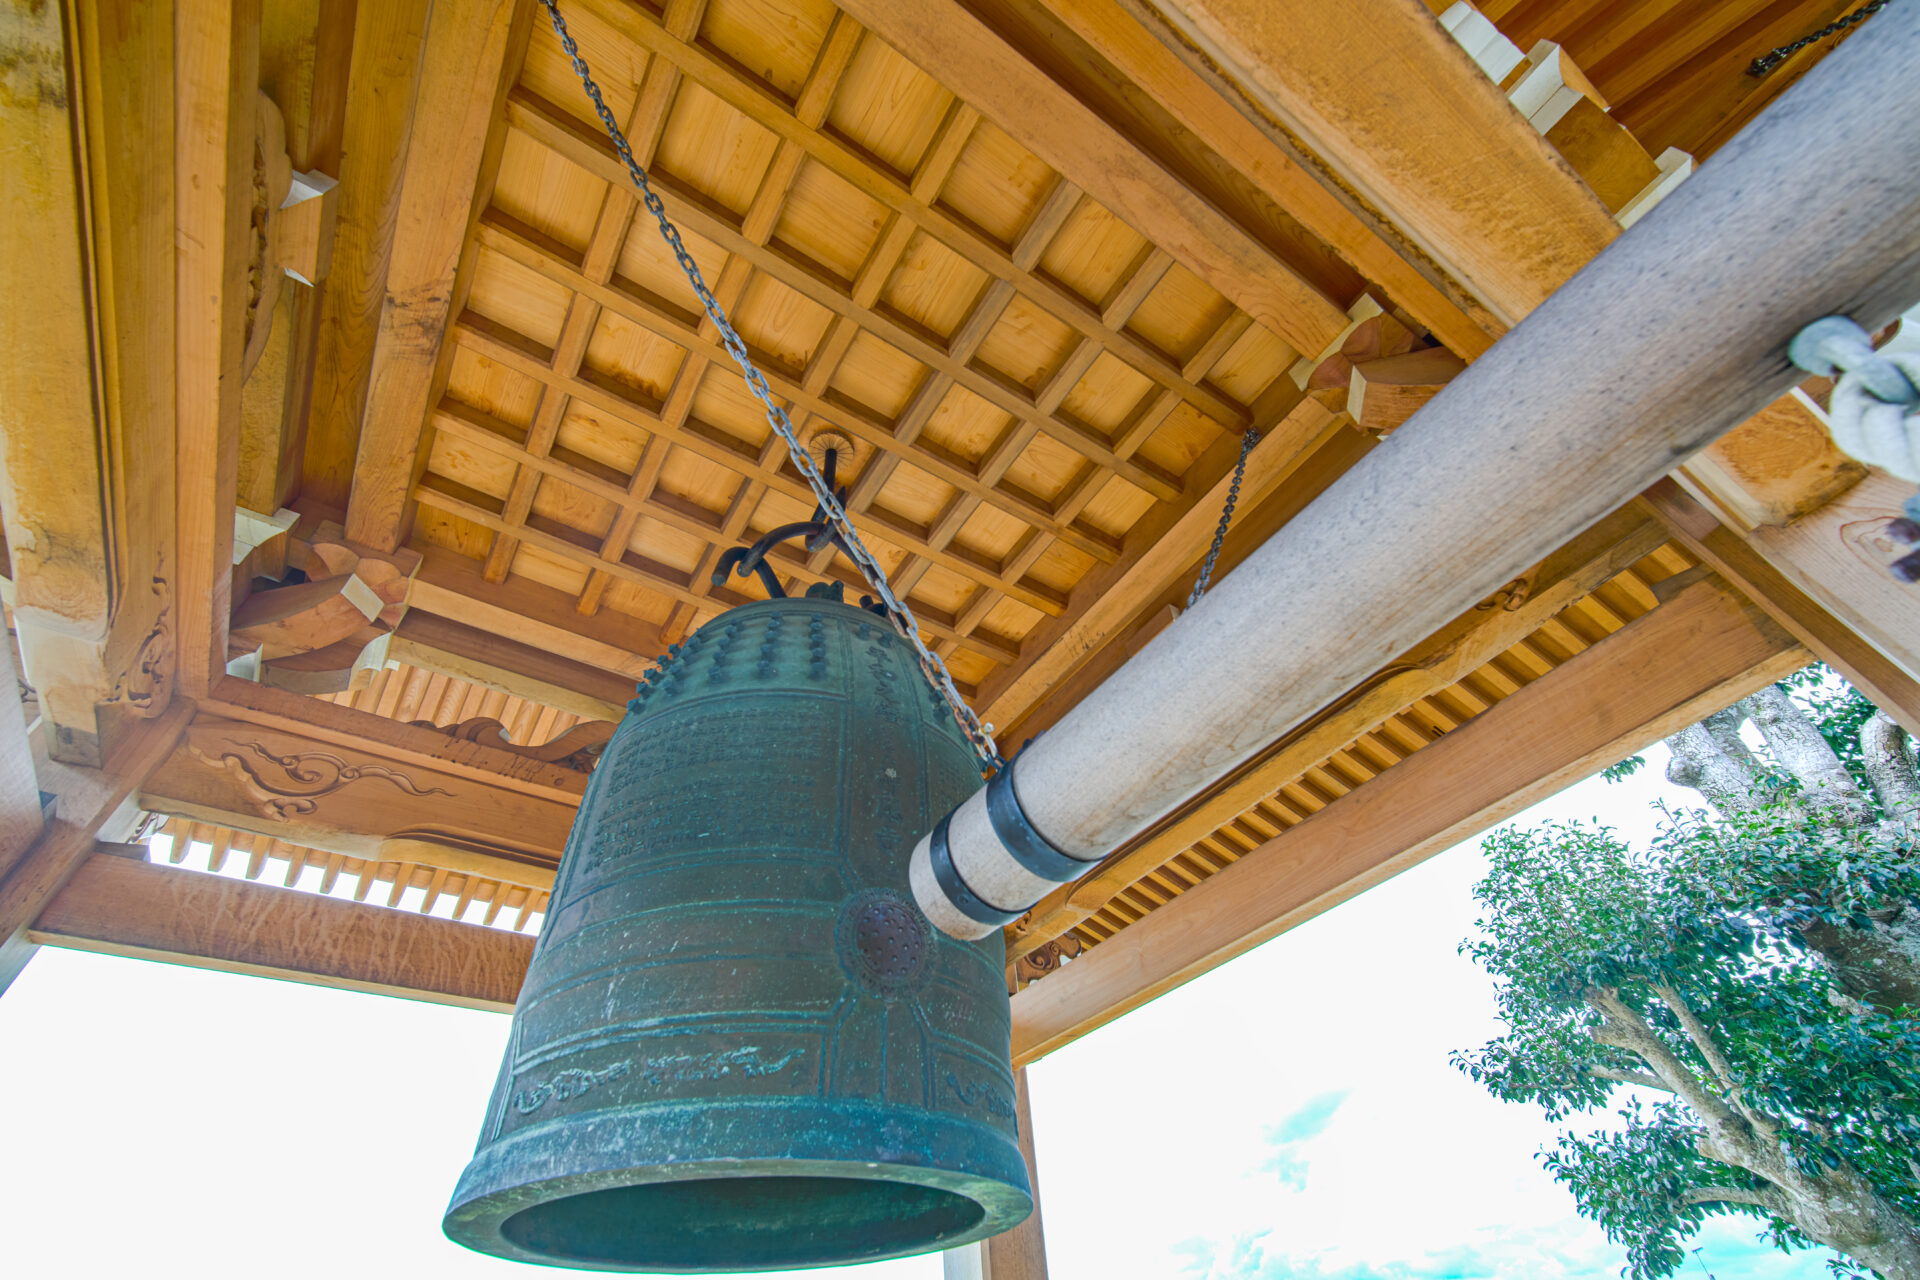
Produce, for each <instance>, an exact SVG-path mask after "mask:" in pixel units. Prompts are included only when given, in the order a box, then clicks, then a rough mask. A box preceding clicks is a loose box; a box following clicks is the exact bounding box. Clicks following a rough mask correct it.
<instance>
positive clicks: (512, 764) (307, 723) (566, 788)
mask: <svg viewBox="0 0 1920 1280" xmlns="http://www.w3.org/2000/svg"><path fill="white" fill-rule="evenodd" d="M200 712H201V714H202V715H205V716H210V717H223V718H225V719H228V720H234V721H239V722H241V723H243V724H250V725H258V726H260V727H261V728H264V729H271V730H275V731H283V732H288V733H292V734H294V735H295V736H296V737H299V738H303V739H312V740H313V741H315V742H319V743H324V744H328V745H330V746H333V747H338V748H344V749H345V750H347V751H349V752H361V753H366V754H371V755H374V756H377V757H379V758H381V759H383V760H388V761H398V762H400V763H401V764H404V765H418V766H420V767H422V768H425V769H428V770H432V771H434V772H440V773H450V774H454V775H455V776H457V777H460V778H465V779H468V780H470V781H472V782H474V783H477V784H479V785H481V786H484V787H494V788H504V789H506V790H509V791H517V792H521V793H523V794H525V795H530V796H536V797H541V798H545V799H550V800H558V801H560V802H562V803H564V804H567V805H578V804H579V803H580V794H581V792H583V791H584V790H586V784H587V777H588V775H587V774H584V773H581V772H580V771H578V770H577V769H570V768H566V767H564V766H562V765H558V764H554V763H551V762H548V761H544V760H541V759H539V758H538V757H537V756H534V755H524V754H521V753H519V752H514V751H507V750H504V749H502V748H500V747H496V746H491V745H488V744H486V743H481V742H471V741H469V740H467V739H465V738H460V737H456V736H453V735H451V734H449V733H447V732H445V731H443V730H440V729H424V728H421V727H419V726H417V725H411V724H405V723H402V722H401V721H398V720H390V719H388V718H386V717H385V716H377V715H374V714H373V713H372V712H371V711H360V710H356V709H355V708H353V707H342V706H337V705H335V704H334V703H331V702H322V701H320V700H318V699H316V698H308V697H304V696H302V695H300V694H297V693H290V692H288V691H287V690H285V689H275V688H272V687H270V686H267V685H263V684H255V683H254V682H253V681H251V680H242V679H239V678H238V677H235V676H228V677H227V678H226V679H224V680H222V681H221V682H220V683H219V684H217V685H215V686H214V689H213V693H212V694H211V695H209V697H208V698H207V699H206V701H204V702H202V703H201V704H200Z"/></svg>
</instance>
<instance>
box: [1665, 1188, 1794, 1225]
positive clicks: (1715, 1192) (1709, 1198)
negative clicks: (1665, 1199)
mask: <svg viewBox="0 0 1920 1280" xmlns="http://www.w3.org/2000/svg"><path fill="white" fill-rule="evenodd" d="M1680 1198H1681V1199H1682V1200H1685V1201H1686V1202H1687V1203H1688V1204H1712V1203H1714V1202H1716V1201H1719V1202H1723V1203H1726V1204H1750V1205H1753V1206H1754V1207H1756V1208H1760V1209H1765V1210H1766V1211H1767V1212H1768V1213H1773V1214H1778V1215H1779V1216H1780V1217H1783V1218H1784V1217H1786V1216H1787V1215H1786V1212H1785V1209H1786V1200H1785V1198H1784V1197H1782V1196H1781V1195H1780V1194H1779V1193H1778V1192H1772V1191H1764V1190H1761V1189H1760V1188H1757V1187H1689V1188H1688V1189H1687V1190H1685V1191H1683V1192H1682V1193H1681V1194H1680Z"/></svg>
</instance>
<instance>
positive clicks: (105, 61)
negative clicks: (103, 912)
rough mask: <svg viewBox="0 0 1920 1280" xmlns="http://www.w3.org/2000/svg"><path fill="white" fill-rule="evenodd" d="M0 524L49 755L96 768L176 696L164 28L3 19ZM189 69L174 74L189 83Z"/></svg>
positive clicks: (41, 9)
mask: <svg viewBox="0 0 1920 1280" xmlns="http://www.w3.org/2000/svg"><path fill="white" fill-rule="evenodd" d="M0 44H4V46H5V47H6V49H7V50H8V54H7V62H8V67H9V70H8V73H7V74H8V77H9V80H8V84H9V88H8V90H7V92H6V93H5V94H4V95H0V171H4V172H5V174H6V180H5V184H4V196H3V197H0V200H3V201H4V203H3V204H0V296H4V297H5V298H7V299H8V300H9V301H8V303H7V305H5V306H0V349H3V350H4V351H5V352H6V358H5V359H4V360H0V406H4V411H0V514H4V518H5V521H6V540H7V550H8V554H9V558H10V561H11V566H10V570H9V577H10V579H11V587H10V590H11V594H10V595H9V597H8V602H9V604H10V606H11V608H12V618H11V621H12V623H13V626H14V628H15V629H16V630H17V632H18V634H19V640H20V650H21V657H22V663H21V665H22V668H23V670H24V673H25V675H26V678H27V679H28V681H29V682H30V683H31V684H32V685H33V686H34V688H35V690H36V692H37V693H38V695H39V701H40V710H41V715H42V717H43V718H44V720H45V722H46V723H47V725H48V726H49V740H50V750H51V752H52V754H53V756H54V757H56V758H58V759H62V760H69V761H73V762H76V763H81V764H91V765H98V764H100V763H101V762H102V761H103V760H105V759H106V758H107V757H109V756H110V755H112V754H113V752H114V750H115V741H114V740H115V739H116V738H117V737H118V736H119V735H121V734H122V733H130V732H134V731H135V728H134V722H136V721H138V720H139V719H141V718H142V717H145V716H148V715H152V714H155V713H158V712H160V711H163V710H164V709H165V707H166V705H167V701H168V699H169V698H170V697H171V695H172V687H173V680H172V672H173V662H174V636H175V634H176V632H177V630H178V629H179V626H180V619H179V617H178V616H177V615H178V614H179V612H180V609H179V607H178V602H179V601H181V600H182V599H184V598H185V597H184V596H183V595H182V594H181V593H182V587H183V584H182V583H181V582H180V580H179V578H178V575H177V574H176V572H175V569H174V567H173V565H172V558H173V544H174V537H173V509H174V460H173V450H174V342H173V334H172V332H171V326H170V325H169V324H167V323H164V322H161V321H159V320H157V319H156V317H171V316H172V315H173V312H174V170H173V164H174V157H173V151H174V147H173V140H174V83H175V81H174V76H175V69H176V60H175V57H174V16H173V7H172V5H170V4H166V3H158V4H136V3H133V0H108V2H103V3H100V4H90V5H62V4H52V5H28V6H18V5H16V6H11V7H8V8H6V9H5V10H4V12H0ZM188 71H190V68H182V74H183V75H185V74H187V73H188Z"/></svg>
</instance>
